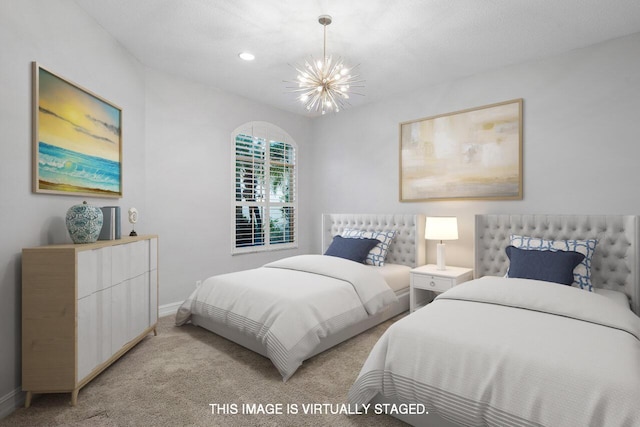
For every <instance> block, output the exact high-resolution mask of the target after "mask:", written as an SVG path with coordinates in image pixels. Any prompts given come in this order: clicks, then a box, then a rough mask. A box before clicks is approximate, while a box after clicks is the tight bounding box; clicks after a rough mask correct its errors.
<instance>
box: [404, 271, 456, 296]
mask: <svg viewBox="0 0 640 427" xmlns="http://www.w3.org/2000/svg"><path fill="white" fill-rule="evenodd" d="M453 285H454V281H453V280H452V279H448V278H445V277H437V276H430V275H425V274H414V275H413V287H414V288H418V289H427V290H429V291H434V292H444V291H446V290H449V289H451V288H452V287H453Z"/></svg>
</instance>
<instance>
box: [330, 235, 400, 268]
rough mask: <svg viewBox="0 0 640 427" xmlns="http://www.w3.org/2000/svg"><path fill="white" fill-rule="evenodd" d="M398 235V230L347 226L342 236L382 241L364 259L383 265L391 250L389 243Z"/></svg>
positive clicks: (372, 263)
mask: <svg viewBox="0 0 640 427" xmlns="http://www.w3.org/2000/svg"><path fill="white" fill-rule="evenodd" d="M395 236H396V231H395V230H391V231H364V230H357V229H353V228H345V229H344V230H343V231H342V237H349V238H352V239H353V238H356V239H377V240H379V241H380V243H378V244H377V245H376V246H375V247H374V248H373V249H371V250H370V251H369V254H368V255H367V257H366V258H365V260H364V263H365V264H368V265H377V266H383V265H384V260H385V258H386V257H387V252H388V251H389V245H391V242H392V241H393V238H394V237H395Z"/></svg>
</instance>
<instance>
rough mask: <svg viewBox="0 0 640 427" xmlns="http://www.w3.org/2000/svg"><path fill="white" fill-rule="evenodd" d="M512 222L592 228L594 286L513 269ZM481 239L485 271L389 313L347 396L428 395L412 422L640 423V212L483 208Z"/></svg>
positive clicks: (568, 234)
mask: <svg viewBox="0 0 640 427" xmlns="http://www.w3.org/2000/svg"><path fill="white" fill-rule="evenodd" d="M512 234H516V235H525V236H532V237H536V238H543V239H549V240H568V239H587V238H596V239H597V240H598V243H597V245H596V249H595V252H594V253H593V258H592V263H591V279H592V282H593V285H594V286H595V287H596V292H588V291H586V290H582V289H579V288H575V287H571V286H563V285H558V284H556V283H550V282H542V281H533V280H529V279H512V278H505V277H504V275H505V273H506V271H507V267H508V264H509V262H508V259H507V257H506V255H505V247H506V246H508V245H509V244H510V235H512ZM475 239H476V246H475V257H476V263H475V274H476V278H477V279H476V280H474V281H471V282H467V283H464V284H462V285H459V286H457V287H455V288H453V289H451V290H450V291H447V292H445V293H443V294H441V295H439V296H438V298H437V299H436V300H435V301H434V302H432V303H431V304H429V305H427V306H426V307H425V308H423V309H420V310H418V311H416V312H415V313H413V314H411V315H410V316H407V317H405V318H403V319H401V320H400V321H398V322H396V323H395V324H394V325H392V326H391V327H390V328H389V329H388V330H387V331H386V332H385V334H384V335H383V336H382V337H381V339H380V340H379V342H378V343H377V344H376V346H375V347H374V349H373V350H372V351H371V354H370V355H369V358H368V359H367V361H366V362H365V364H364V366H363V368H362V370H361V372H360V374H359V376H358V379H357V380H356V382H355V383H354V385H353V386H352V388H351V390H350V392H349V402H350V403H351V404H354V405H363V404H382V403H386V404H390V403H395V404H399V403H419V404H423V405H425V408H426V409H427V410H428V412H429V413H428V414H423V415H415V414H408V415H394V416H397V417H398V418H400V419H402V420H404V421H406V422H408V423H410V424H413V425H429V426H459V425H468V426H483V425H489V426H510V425H513V426H554V427H555V426H558V427H561V426H568V427H572V426H578V425H579V426H628V427H631V426H638V425H640V405H638V402H639V401H640V318H638V316H637V314H638V313H639V312H640V311H639V307H640V306H639V302H640V298H639V294H640V286H639V283H638V280H639V279H638V267H640V257H639V252H638V243H639V228H638V217H635V216H586V215H583V216H568V215H565V216H563V215H524V216H522V215H478V216H476V236H475ZM478 278H479V279H478ZM632 309H633V311H632ZM634 312H635V314H634ZM360 407H362V406H360Z"/></svg>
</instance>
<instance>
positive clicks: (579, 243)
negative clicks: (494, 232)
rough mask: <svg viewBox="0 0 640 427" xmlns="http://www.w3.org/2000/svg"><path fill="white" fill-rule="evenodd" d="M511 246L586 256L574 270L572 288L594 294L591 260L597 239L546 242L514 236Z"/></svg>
mask: <svg viewBox="0 0 640 427" xmlns="http://www.w3.org/2000/svg"><path fill="white" fill-rule="evenodd" d="M510 240H511V244H512V245H513V246H515V247H516V248H519V249H528V250H539V251H540V250H548V251H557V250H561V251H575V252H578V253H581V254H583V255H584V259H583V260H582V262H581V263H580V264H578V265H577V266H576V268H574V269H573V283H572V284H571V286H574V287H576V288H580V289H584V290H586V291H589V292H593V285H592V284H591V258H592V257H593V253H594V252H595V250H596V244H597V243H598V241H597V240H596V239H586V240H545V239H540V238H538V237H528V236H519V235H517V234H512V235H511V237H510Z"/></svg>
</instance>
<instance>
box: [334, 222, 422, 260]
mask: <svg viewBox="0 0 640 427" xmlns="http://www.w3.org/2000/svg"><path fill="white" fill-rule="evenodd" d="M424 226H425V216H424V215H422V214H416V215H391V214H390V215H384V214H323V215H322V253H324V252H325V251H326V250H327V248H328V247H329V245H330V244H331V241H332V240H333V236H335V235H336V234H340V233H342V230H344V229H345V228H356V229H359V230H366V231H389V230H396V231H397V232H398V233H397V234H396V237H395V238H394V240H393V242H392V243H391V246H390V247H389V252H388V253H387V262H388V263H390V264H402V265H408V266H409V267H417V266H419V265H424V264H426V244H425V240H424Z"/></svg>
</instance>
